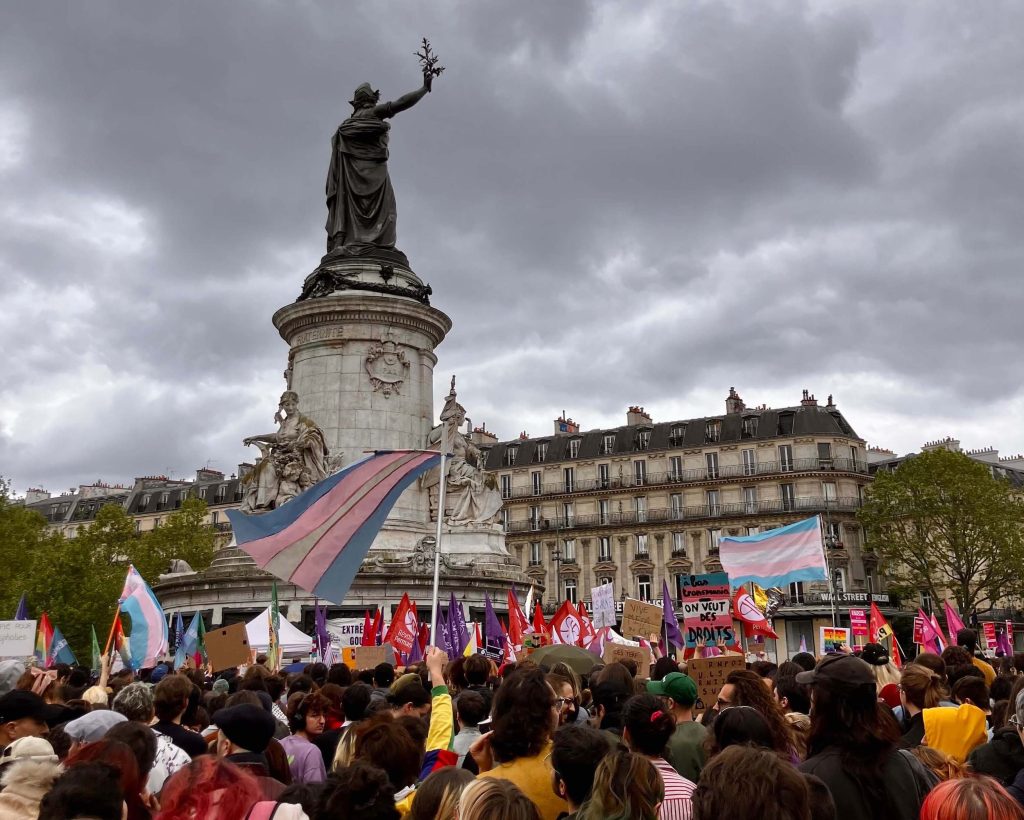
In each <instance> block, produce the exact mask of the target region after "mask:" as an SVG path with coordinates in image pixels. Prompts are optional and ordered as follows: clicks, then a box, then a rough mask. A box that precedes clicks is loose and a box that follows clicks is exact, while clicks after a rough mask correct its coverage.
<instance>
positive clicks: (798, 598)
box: [789, 581, 804, 604]
mask: <svg viewBox="0 0 1024 820" xmlns="http://www.w3.org/2000/svg"><path fill="white" fill-rule="evenodd" d="M789 601H790V603H793V604H802V603H803V602H804V582H803V581H796V582H794V583H792V584H790V585H789Z"/></svg>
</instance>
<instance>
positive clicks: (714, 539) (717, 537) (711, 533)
mask: <svg viewBox="0 0 1024 820" xmlns="http://www.w3.org/2000/svg"><path fill="white" fill-rule="evenodd" d="M721 540H722V531H721V530H708V555H718V546H719V541H721Z"/></svg>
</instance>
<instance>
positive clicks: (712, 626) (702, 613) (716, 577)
mask: <svg viewBox="0 0 1024 820" xmlns="http://www.w3.org/2000/svg"><path fill="white" fill-rule="evenodd" d="M680 591H681V593H682V598H683V629H684V634H683V638H685V639H686V646H687V648H688V649H693V648H694V647H695V646H696V645H697V643H698V641H704V642H705V643H706V644H707V645H708V646H714V645H715V644H717V643H718V642H719V641H725V643H727V644H734V643H735V642H736V630H735V629H734V628H733V623H732V609H731V603H732V595H731V594H730V588H729V574H728V573H727V572H709V573H707V574H705V575H684V576H683V579H682V584H681V585H680Z"/></svg>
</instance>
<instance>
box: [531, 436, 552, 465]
mask: <svg viewBox="0 0 1024 820" xmlns="http://www.w3.org/2000/svg"><path fill="white" fill-rule="evenodd" d="M547 458H548V443H547V442H546V441H538V442H537V449H536V450H534V451H533V460H534V461H535V462H536V463H537V464H540V463H542V462H544V461H547Z"/></svg>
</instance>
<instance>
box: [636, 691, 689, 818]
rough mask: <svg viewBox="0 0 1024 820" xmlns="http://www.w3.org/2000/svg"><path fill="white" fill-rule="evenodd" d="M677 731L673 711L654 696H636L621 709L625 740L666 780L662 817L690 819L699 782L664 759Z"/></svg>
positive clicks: (660, 813)
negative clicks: (680, 772) (685, 775)
mask: <svg viewBox="0 0 1024 820" xmlns="http://www.w3.org/2000/svg"><path fill="white" fill-rule="evenodd" d="M675 730H676V721H675V718H674V717H672V713H671V712H667V711H664V706H663V705H662V702H661V699H660V698H657V697H655V696H654V695H634V696H633V697H631V698H630V699H629V700H627V701H626V705H625V706H624V707H623V709H622V739H623V740H624V741H625V742H626V745H627V746H628V747H629V748H630V750H631V751H633V752H635V753H637V754H640V755H643V756H644V757H646V758H647V759H648V760H649V761H650V763H651V765H652V766H654V768H655V769H656V770H657V772H658V774H659V775H661V779H662V780H663V781H664V783H665V796H664V802H662V804H661V809H660V810H659V812H658V817H659V818H661V820H690V816H691V814H692V809H693V807H692V803H691V800H692V797H693V791H694V789H696V788H697V786H696V784H695V783H693V782H691V781H689V780H687V779H686V778H685V777H683V776H682V775H681V774H679V772H677V771H676V770H675V769H674V768H673V767H672V764H671V763H669V762H668V761H667V760H666V759H665V747H666V746H668V741H669V739H670V738H671V737H672V734H673V732H675Z"/></svg>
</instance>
